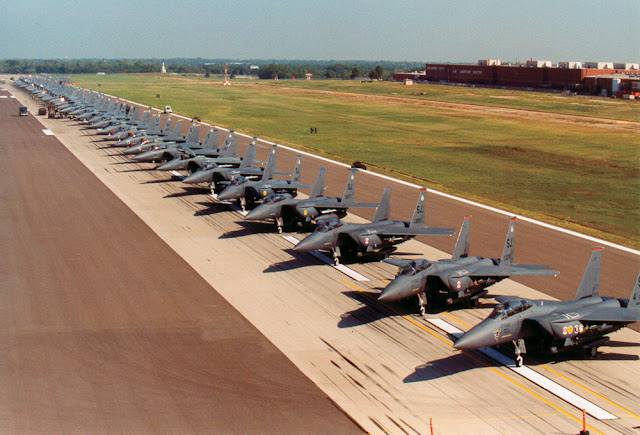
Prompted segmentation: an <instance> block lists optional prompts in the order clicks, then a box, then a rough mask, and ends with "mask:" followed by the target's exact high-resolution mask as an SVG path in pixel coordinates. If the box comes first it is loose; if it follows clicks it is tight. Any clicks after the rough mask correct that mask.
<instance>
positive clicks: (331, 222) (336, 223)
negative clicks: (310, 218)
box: [316, 219, 344, 233]
mask: <svg viewBox="0 0 640 435" xmlns="http://www.w3.org/2000/svg"><path fill="white" fill-rule="evenodd" d="M343 225H344V222H342V221H341V220H340V219H326V220H323V221H320V223H319V224H318V228H316V231H317V232H319V233H326V232H328V231H331V230H335V229H336V228H340V227H341V226H343Z"/></svg>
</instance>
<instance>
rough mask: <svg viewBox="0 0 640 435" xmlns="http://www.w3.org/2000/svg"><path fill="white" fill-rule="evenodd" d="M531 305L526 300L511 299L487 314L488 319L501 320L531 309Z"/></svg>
mask: <svg viewBox="0 0 640 435" xmlns="http://www.w3.org/2000/svg"><path fill="white" fill-rule="evenodd" d="M532 306H533V304H532V303H531V302H530V301H528V300H526V299H511V300H508V301H506V302H503V303H501V304H500V305H498V306H497V307H495V308H494V309H493V311H492V312H491V314H489V318H490V319H496V320H502V319H506V318H507V317H511V316H514V315H516V314H518V313H521V312H523V311H525V310H528V309H529V308H531V307H532Z"/></svg>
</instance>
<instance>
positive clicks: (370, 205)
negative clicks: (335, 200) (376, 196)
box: [330, 202, 378, 208]
mask: <svg viewBox="0 0 640 435" xmlns="http://www.w3.org/2000/svg"><path fill="white" fill-rule="evenodd" d="M377 206H378V203H377V202H352V203H347V204H338V206H337V208H344V207H353V208H376V207H377ZM330 208H336V207H330Z"/></svg>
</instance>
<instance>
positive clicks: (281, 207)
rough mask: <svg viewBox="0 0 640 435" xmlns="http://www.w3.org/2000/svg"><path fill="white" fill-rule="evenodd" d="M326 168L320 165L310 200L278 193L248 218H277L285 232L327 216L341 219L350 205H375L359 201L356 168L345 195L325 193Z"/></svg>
mask: <svg viewBox="0 0 640 435" xmlns="http://www.w3.org/2000/svg"><path fill="white" fill-rule="evenodd" d="M324 171H325V169H324V168H320V172H319V173H318V177H317V178H316V182H315V184H314V185H313V190H312V191H311V195H310V197H309V198H308V199H299V198H293V197H292V196H291V195H290V194H288V193H276V194H273V195H271V196H269V197H267V198H265V199H264V201H262V204H260V205H259V206H257V207H256V208H254V209H253V210H251V211H250V212H249V214H247V215H246V216H245V219H247V220H267V219H273V220H274V221H275V223H276V226H277V227H278V232H279V233H282V228H283V227H285V226H286V227H290V226H293V225H294V224H312V223H317V222H319V221H321V220H325V219H339V218H342V217H344V216H346V214H347V210H348V209H349V208H350V207H361V208H373V207H377V205H378V204H375V203H373V204H372V203H359V202H355V179H356V171H357V169H352V170H351V172H350V174H349V178H348V179H347V186H346V187H345V190H344V194H343V195H342V198H334V197H326V196H323V195H324V188H325V186H324Z"/></svg>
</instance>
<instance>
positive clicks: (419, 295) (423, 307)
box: [418, 293, 427, 317]
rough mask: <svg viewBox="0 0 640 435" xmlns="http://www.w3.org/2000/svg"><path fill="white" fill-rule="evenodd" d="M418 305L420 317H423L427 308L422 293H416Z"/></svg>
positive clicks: (425, 298)
mask: <svg viewBox="0 0 640 435" xmlns="http://www.w3.org/2000/svg"><path fill="white" fill-rule="evenodd" d="M418 303H419V304H420V315H421V316H422V317H424V315H425V314H426V313H427V310H426V308H425V307H426V306H427V295H425V294H424V293H418Z"/></svg>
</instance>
